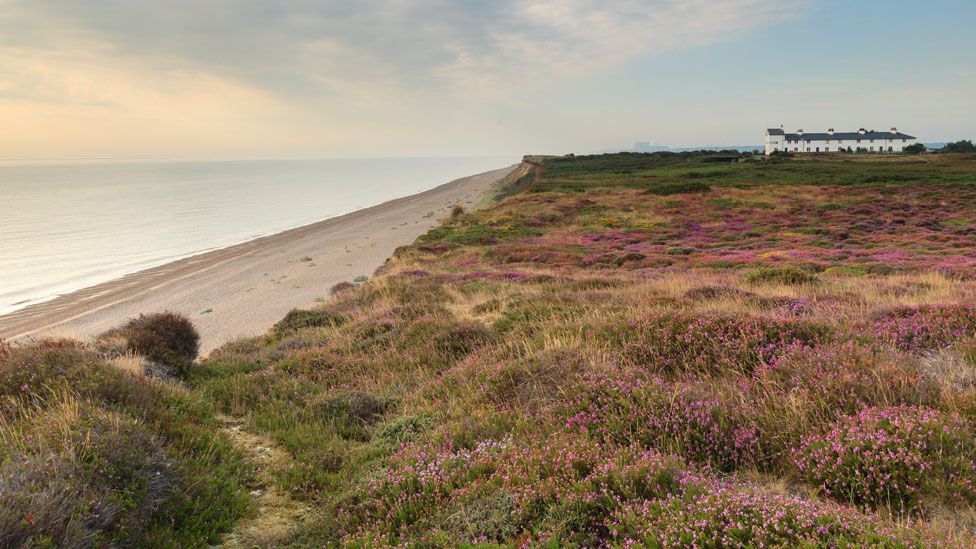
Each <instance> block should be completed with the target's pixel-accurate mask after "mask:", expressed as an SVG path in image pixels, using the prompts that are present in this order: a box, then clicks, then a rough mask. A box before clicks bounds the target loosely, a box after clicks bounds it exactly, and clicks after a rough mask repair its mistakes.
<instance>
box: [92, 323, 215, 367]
mask: <svg viewBox="0 0 976 549" xmlns="http://www.w3.org/2000/svg"><path fill="white" fill-rule="evenodd" d="M109 334H113V335H118V336H121V337H122V338H124V339H125V341H126V344H127V346H128V349H129V350H130V351H132V352H134V353H137V354H140V355H142V356H144V357H146V358H148V359H149V360H152V361H154V362H158V363H160V364H163V365H165V366H168V367H169V368H171V369H172V373H174V374H176V375H178V376H183V375H185V374H186V372H187V370H188V369H189V366H190V365H191V364H193V361H194V360H196V358H197V353H199V351H200V334H199V333H197V330H196V328H194V327H193V323H192V322H190V319H188V318H186V317H185V316H183V315H181V314H178V313H172V312H163V313H152V314H148V315H139V317H138V318H134V319H132V320H130V321H129V322H128V323H127V324H125V325H124V326H122V327H121V328H117V329H116V330H112V331H110V332H108V334H105V335H109Z"/></svg>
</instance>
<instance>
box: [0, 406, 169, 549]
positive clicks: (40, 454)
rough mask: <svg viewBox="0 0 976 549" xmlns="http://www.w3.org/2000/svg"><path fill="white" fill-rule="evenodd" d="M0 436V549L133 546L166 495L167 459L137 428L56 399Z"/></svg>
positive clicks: (141, 539) (7, 427)
mask: <svg viewBox="0 0 976 549" xmlns="http://www.w3.org/2000/svg"><path fill="white" fill-rule="evenodd" d="M58 398H59V400H60V402H58V403H55V404H53V405H52V406H51V407H50V408H49V409H47V410H44V411H42V412H40V413H38V414H36V415H34V416H33V417H28V418H24V419H22V420H21V421H19V422H17V423H14V424H7V425H4V426H3V427H2V429H0V439H3V440H4V441H5V443H6V447H5V448H3V450H2V451H0V456H2V458H3V459H2V465H0V545H3V546H4V547H14V546H48V545H54V546H66V545H71V546H85V545H100V544H103V543H106V542H107V543H108V544H110V545H114V544H122V545H138V544H140V543H141V542H145V536H146V534H147V529H146V527H147V525H148V524H149V523H150V522H151V521H152V520H153V518H154V514H155V513H156V511H157V509H158V508H159V506H160V505H161V504H162V503H163V502H165V501H166V500H167V499H168V498H169V497H170V495H171V490H172V483H173V480H174V479H173V476H174V472H173V471H172V467H171V465H170V460H169V459H168V458H167V456H166V453H165V451H164V449H163V447H162V445H161V444H160V442H159V441H158V440H157V439H156V437H154V436H152V435H151V434H150V433H149V432H148V431H147V430H146V428H145V427H144V426H142V425H140V424H139V423H137V422H135V421H132V420H126V419H124V418H122V417H120V416H118V415H115V414H111V413H106V412H102V411H101V410H98V409H95V408H92V407H91V406H89V405H86V404H82V403H79V402H78V401H77V400H76V399H75V398H74V397H72V396H69V395H62V396H59V397H58Z"/></svg>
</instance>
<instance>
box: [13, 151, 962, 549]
mask: <svg viewBox="0 0 976 549" xmlns="http://www.w3.org/2000/svg"><path fill="white" fill-rule="evenodd" d="M974 184H976V157H973V156H972V155H968V156H967V155H938V156H936V157H907V156H906V157H901V156H891V157H884V158H880V157H871V156H859V155H840V156H825V157H818V158H810V159H806V158H802V159H801V158H796V159H789V158H782V159H771V160H760V159H758V158H754V157H752V156H751V155H740V154H738V153H715V154H712V153H682V154H650V155H636V154H622V155H602V156H594V157H559V158H533V159H530V162H527V163H526V164H524V165H523V166H522V167H521V168H520V171H519V172H518V173H517V176H515V177H512V178H510V179H509V180H508V181H506V182H503V184H500V185H498V186H496V188H495V189H494V190H493V192H494V193H495V194H496V196H497V197H499V199H498V200H497V201H496V202H494V203H492V204H485V205H484V206H486V207H483V208H481V209H477V210H473V211H460V210H458V211H456V212H452V215H451V217H450V218H449V219H447V220H445V221H444V222H443V224H442V225H440V226H439V227H437V228H435V229H433V230H432V231H430V232H429V233H427V234H426V235H425V236H423V237H421V238H420V239H419V240H418V241H417V242H416V243H415V244H414V245H411V246H406V247H404V248H401V249H399V250H397V252H396V254H395V256H394V257H393V258H391V259H390V260H389V261H387V263H386V264H385V265H384V266H383V267H382V268H381V269H380V270H378V271H377V272H376V273H375V274H374V275H373V276H372V277H370V278H368V279H365V280H359V281H357V283H356V284H352V283H345V284H341V285H338V286H336V288H334V291H333V294H334V295H333V296H332V298H331V300H330V301H328V302H326V303H324V304H323V305H322V306H320V307H319V308H317V309H315V310H295V311H292V312H290V313H289V314H288V316H287V317H286V318H285V319H283V320H282V321H281V322H280V323H279V324H278V325H276V326H275V327H274V328H273V329H272V330H270V331H269V332H268V333H267V334H266V335H264V336H261V337H257V338H252V339H248V340H242V341H238V342H234V343H231V344H228V345H226V346H224V347H223V348H221V349H219V350H218V351H216V352H214V353H213V354H211V355H210V356H209V357H208V358H207V359H206V360H203V361H202V362H199V363H197V364H194V365H193V366H192V367H190V368H188V369H187V373H186V376H185V379H184V380H183V381H181V382H172V381H162V380H151V379H146V378H145V377H144V376H142V375H141V374H140V372H141V371H142V370H144V368H145V364H144V362H143V361H142V359H141V357H138V356H133V355H131V354H125V353H123V354H118V355H111V356H109V355H107V354H106V353H107V350H108V349H111V348H113V347H112V346H111V345H108V343H105V344H104V345H103V348H101V349H100V350H99V349H90V348H88V347H87V346H84V345H80V344H77V343H68V342H47V343H42V344H37V345H35V346H28V347H22V348H21V347H15V348H10V347H7V348H4V349H5V350H4V351H3V353H5V354H4V355H3V359H2V361H0V364H2V368H0V389H2V390H3V391H6V393H5V394H7V395H11V397H10V398H7V399H5V400H0V403H2V404H0V411H2V413H3V414H4V415H3V417H4V418H5V420H4V421H5V423H4V424H3V427H2V432H3V433H4V434H3V436H4V440H5V441H8V440H9V441H10V442H9V443H8V444H7V445H6V447H9V448H10V449H9V450H5V452H8V453H7V454H4V455H5V461H4V467H8V468H10V467H22V466H21V465H20V464H22V463H27V464H31V467H35V469H30V470H20V469H16V470H15V472H16V475H13V476H10V477H3V478H25V477H26V475H35V476H38V475H39V476H38V478H43V479H47V480H45V481H44V482H43V483H41V484H34V485H30V486H28V485H25V484H18V485H17V486H18V488H17V489H16V490H14V491H13V492H9V491H8V492H7V493H15V494H17V495H18V496H17V497H18V498H20V499H18V501H19V502H20V503H17V504H16V505H20V507H17V506H14V505H13V504H10V505H6V506H4V508H7V507H9V508H11V509H17V511H16V512H15V513H14V514H13V515H12V516H14V517H15V518H16V519H17V520H19V521H20V522H17V524H25V523H26V524H29V523H30V521H29V520H26V519H25V518H24V517H26V516H27V513H31V516H32V517H34V516H38V515H42V514H44V513H41V512H40V510H42V509H46V508H45V507H43V505H42V501H41V500H40V499H38V497H39V496H38V494H40V495H45V494H56V493H58V492H56V491H53V490H54V488H48V487H49V486H50V487H57V486H61V487H62V488H63V486H64V485H68V486H71V487H72V488H76V487H77V488H81V489H82V493H84V494H85V495H86V498H87V497H89V496H88V495H89V494H91V495H92V496H91V497H97V498H99V501H103V500H104V501H106V502H107V503H106V504H105V505H109V504H111V508H112V509H118V511H113V514H112V515H111V516H112V517H113V520H112V521H111V524H108V525H104V524H102V525H96V526H98V527H97V528H94V529H93V530H90V532H94V533H92V534H90V535H92V536H100V537H98V538H97V539H100V540H110V541H112V542H116V541H117V542H118V543H125V542H137V543H138V542H142V541H149V542H158V543H159V544H165V543H166V542H173V543H181V544H190V545H192V544H195V543H203V542H204V541H203V540H207V541H213V540H214V539H215V537H216V536H218V533H219V532H221V531H226V530H228V529H230V528H232V527H233V525H234V523H235V521H238V520H239V519H240V517H241V516H248V517H250V518H249V519H247V520H246V521H245V522H248V521H253V520H259V519H260V518H261V517H262V516H264V514H262V513H256V514H255V513H254V512H253V511H252V512H250V513H249V512H248V509H247V498H246V497H244V495H245V494H246V491H247V489H248V488H249V487H248V486H246V484H247V481H246V479H247V478H249V477H248V476H247V475H248V473H247V472H248V470H249V469H248V468H249V465H248V464H253V459H250V458H247V457H246V456H243V455H242V454H241V453H240V452H239V451H238V450H236V449H235V447H234V446H233V445H231V444H230V443H229V442H228V441H227V439H226V437H225V436H224V433H223V431H222V426H221V423H220V422H219V421H218V420H217V419H216V418H218V417H223V416H229V417H231V418H233V420H234V421H235V424H239V426H240V429H241V430H242V432H247V433H252V434H253V436H255V437H260V439H261V440H266V441H267V444H269V445H274V447H275V452H274V455H275V456H277V457H276V459H275V460H274V465H273V466H269V468H268V469H266V470H263V471H262V473H261V475H262V479H264V482H269V483H271V484H272V487H273V489H274V491H275V493H277V494H286V495H287V497H288V498H290V499H291V501H293V502H295V503H294V506H296V507H300V508H301V509H308V510H310V511H309V512H308V513H304V512H303V513H302V519H301V520H297V519H296V520H295V521H294V522H293V523H292V524H290V525H288V527H287V528H280V527H279V526H280V525H275V527H274V528H268V529H265V530H266V531H265V532H264V533H263V534H262V535H261V537H260V539H258V538H255V539H250V540H248V539H240V538H237V539H238V540H239V541H241V542H242V543H244V544H247V543H252V544H258V543H260V544H265V545H289V544H290V545H294V546H335V545H352V546H375V545H387V544H407V545H417V546H435V547H453V546H459V545H465V544H471V543H483V544H499V545H503V546H516V545H524V544H527V545H552V546H563V545H582V546H596V545H608V546H625V545H629V544H633V543H638V544H647V545H651V546H655V545H657V546H660V545H664V546H678V545H688V544H690V543H692V541H693V540H698V541H699V542H700V543H702V544H704V545H712V546H719V545H736V544H738V545H743V546H752V545H760V544H763V545H777V546H793V545H799V546H804V545H807V546H816V545H820V546H823V545H826V546H864V545H871V546H892V547H901V546H918V545H947V544H951V543H954V544H957V545H962V546H967V545H971V544H972V543H973V542H974V541H976V520H973V517H972V512H971V508H972V506H973V505H976V491H974V490H973V489H972V482H973V481H974V479H971V478H970V477H971V476H972V471H973V470H976V453H974V452H973V448H974V443H973V441H974V438H973V437H974V435H976V431H974V427H973V424H972V422H973V420H974V419H976V417H974V416H976V375H974V374H973V372H974V371H976V351H974V349H976V321H974V320H973V318H974V315H973V307H974V303H976V300H974V297H976V279H974V277H973V275H972V273H973V269H974V267H976V263H974V260H973V259H972V258H973V257H976V225H973V216H972V212H971V211H970V210H971V206H970V205H971V204H972V203H973V201H974V199H976V186H974ZM26 365H30V367H27V366H26ZM36 365H43V367H42V368H40V369H38V368H37V367H36ZM32 375H36V376H37V378H36V379H35V378H32V377H31V376H32ZM25 384H26V386H27V387H28V389H27V390H26V391H22V390H21V387H22V386H23V385H25ZM52 388H54V391H53V392H52ZM11 398H12V400H11ZM52 418H58V419H57V420H55V419H52ZM85 433H94V434H95V436H96V437H97V438H98V439H102V440H104V441H105V444H104V445H99V444H94V445H92V446H90V447H89V446H85V444H83V443H82V442H84V441H85V440H88V439H85V438H84V436H80V435H79V434H81V435H84V434H85ZM79 437H80V438H79ZM28 440H30V441H31V442H30V443H27V442H26V441H28ZM117 441H127V442H128V444H130V445H135V444H138V447H140V448H145V449H147V450H146V451H145V452H142V453H140V454H139V455H129V454H127V453H125V452H124V451H121V450H112V451H109V450H108V449H118V448H125V447H126V445H125V444H120V443H119V442H117ZM106 448H108V449H106ZM52 449H53V450H52ZM865 449H868V450H871V451H874V452H875V453H871V452H867V451H865ZM875 454H877V455H879V456H882V457H879V458H878V459H875V460H873V461H871V460H870V459H868V458H869V457H870V456H873V455H875ZM882 454H883V455H882ZM41 455H57V456H63V457H64V461H65V464H64V465H57V467H61V468H60V469H56V470H47V469H44V467H53V465H49V462H47V461H44V460H42V459H41V458H40V456H41ZM7 456H9V457H7ZM75 456H94V457H84V459H80V460H75V461H71V460H70V459H68V458H69V457H70V458H71V459H75ZM160 456H166V458H165V459H163V458H162V457H160ZM865 456H868V457H865ZM865 459H868V461H870V463H868V462H867V461H865ZM871 459H873V458H871ZM163 462H165V463H167V464H170V465H167V468H165V469H160V468H159V467H161V465H160V463H163ZM50 463H55V462H50ZM58 463H60V462H58ZM89 463H97V464H99V465H98V466H91V465H88V464H89ZM111 463H120V464H121V465H120V466H119V467H118V468H117V470H118V471H119V473H121V474H114V475H110V476H108V477H105V478H97V476H96V475H93V474H92V471H97V470H99V469H98V467H101V466H102V465H101V464H111ZM42 465H43V467H42ZM113 467H114V466H113ZM163 470H165V471H166V473H165V475H163V476H164V477H165V479H166V480H167V483H166V487H165V490H164V489H161V488H159V487H154V486H153V485H151V484H150V483H147V482H146V481H145V479H146V478H152V475H151V474H149V473H152V472H155V471H163ZM5 471H6V469H5ZM38 471H40V472H38ZM865 471H870V475H869V474H868V473H866V472H865ZM237 475H243V478H244V479H245V480H244V481H236V480H234V479H236V478H237ZM885 475H887V476H885ZM66 476H71V478H72V479H74V480H72V481H71V482H70V483H69V482H68V481H66V480H62V479H64V478H65V477H66ZM157 476H158V475H157ZM878 479H884V480H882V481H879V480H878ZM891 479H898V480H897V484H898V485H897V486H895V481H892V480H891ZM59 483H60V484H59ZM65 483H67V484H65ZM113 483H115V484H113ZM42 487H43V488H42ZM0 492H2V491H0ZM282 497H284V496H282ZM113 498H114V499H113ZM23 502H26V503H23ZM67 508H68V509H74V511H70V512H73V513H79V512H90V509H88V508H85V507H80V506H79V505H69V506H67ZM104 508H105V509H108V508H109V507H104ZM30 509H37V510H38V511H37V512H36V513H35V512H32V511H30ZM78 509H80V511H79V510H78ZM47 515H50V513H47V514H46V515H45V516H47ZM10 520H11V521H13V519H10ZM25 521H26V522H25ZM14 522H15V521H14ZM68 522H70V521H68ZM68 522H66V521H64V520H61V521H60V522H59V521H53V522H50V523H49V524H50V526H49V527H48V528H47V530H46V532H48V533H46V534H44V535H47V536H48V538H41V537H38V538H35V539H36V540H38V543H41V542H42V541H46V540H50V543H58V542H59V541H60V540H63V539H64V536H65V535H67V532H69V530H67V526H65V525H66V524H68ZM9 524H13V522H10V523H9ZM86 524H87V523H86ZM91 524H95V523H91ZM7 528H9V527H7ZM21 528H23V527H21ZM251 530H253V531H260V530H261V529H260V525H257V524H253V523H249V531H251ZM18 531H20V530H18ZM71 532H73V531H71ZM34 535H38V536H39V535H40V534H34ZM255 535H258V534H255ZM57 536H61V537H57ZM11 539H13V538H11ZM18 539H20V538H18ZM92 539H95V538H92Z"/></svg>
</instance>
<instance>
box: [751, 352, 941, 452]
mask: <svg viewBox="0 0 976 549" xmlns="http://www.w3.org/2000/svg"><path fill="white" fill-rule="evenodd" d="M746 389H747V390H745V391H742V392H741V393H738V394H741V395H742V396H743V398H744V399H745V400H746V402H747V403H748V404H747V405H746V406H745V409H746V410H747V411H748V415H749V417H751V418H752V419H753V421H754V423H755V424H756V426H757V428H758V429H759V430H760V432H761V433H762V435H761V440H762V442H763V450H764V451H765V452H766V453H767V455H769V456H784V455H785V456H787V459H785V460H783V461H784V463H782V465H783V466H784V467H786V468H789V467H790V464H789V459H788V455H789V451H790V449H792V448H795V447H797V445H798V444H799V443H800V440H801V439H802V438H803V437H804V436H806V435H808V434H809V433H811V432H814V431H816V430H819V429H821V428H823V427H824V426H826V425H829V424H831V423H833V422H835V421H837V420H838V419H840V418H841V417H845V416H848V415H851V414H855V413H857V412H859V411H861V410H862V409H864V408H866V407H870V406H890V405H900V404H916V405H917V404H928V405H936V403H938V401H939V397H940V389H939V387H938V386H937V384H936V383H935V382H933V381H932V379H930V377H929V376H927V375H925V374H923V373H922V372H921V371H919V370H918V369H917V368H916V367H915V366H914V364H913V363H912V362H911V361H908V360H906V357H904V356H903V355H894V356H891V355H884V354H878V353H876V352H874V351H872V350H871V349H870V348H867V347H863V346H860V345H857V344H855V343H853V342H850V341H844V342H831V343H826V344H822V345H815V346H813V347H807V346H799V347H796V348H794V349H792V350H790V351H789V352H787V353H785V354H784V355H783V356H781V357H778V358H776V359H775V360H774V361H773V362H772V363H771V364H769V365H767V366H765V367H762V368H759V369H758V370H757V371H756V372H755V373H754V374H753V378H752V379H751V380H750V382H749V383H748V385H747V386H746Z"/></svg>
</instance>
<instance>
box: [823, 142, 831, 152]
mask: <svg viewBox="0 0 976 549" xmlns="http://www.w3.org/2000/svg"><path fill="white" fill-rule="evenodd" d="M827 143H830V141H828V142H827ZM824 152H825V153H829V152H830V147H824Z"/></svg>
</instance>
